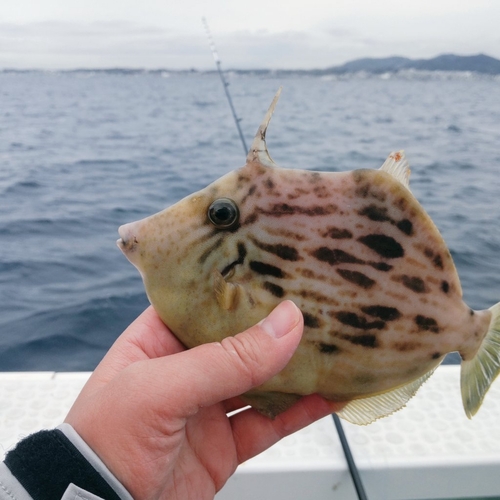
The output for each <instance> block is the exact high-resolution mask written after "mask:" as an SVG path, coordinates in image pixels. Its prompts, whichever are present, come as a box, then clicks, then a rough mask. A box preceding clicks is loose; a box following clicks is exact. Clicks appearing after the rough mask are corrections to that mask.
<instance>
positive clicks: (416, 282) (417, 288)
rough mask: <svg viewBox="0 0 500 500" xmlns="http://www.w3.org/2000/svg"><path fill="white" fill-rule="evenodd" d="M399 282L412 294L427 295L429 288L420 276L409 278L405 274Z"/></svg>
mask: <svg viewBox="0 0 500 500" xmlns="http://www.w3.org/2000/svg"><path fill="white" fill-rule="evenodd" d="M399 281H401V283H402V284H403V285H404V286H405V287H406V288H408V289H409V290H411V291H412V292H415V293H427V287H426V286H425V283H424V280H423V279H421V278H419V277H418V276H407V275H406V274H403V275H402V276H400V278H399Z"/></svg>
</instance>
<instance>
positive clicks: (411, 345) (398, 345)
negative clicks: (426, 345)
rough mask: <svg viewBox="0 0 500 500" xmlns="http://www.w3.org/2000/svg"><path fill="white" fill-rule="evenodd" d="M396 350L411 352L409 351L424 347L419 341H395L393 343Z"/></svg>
mask: <svg viewBox="0 0 500 500" xmlns="http://www.w3.org/2000/svg"><path fill="white" fill-rule="evenodd" d="M392 346H393V348H394V349H396V351H399V352H409V351H415V350H416V349H419V348H420V347H422V345H421V344H420V343H419V342H411V341H407V342H394V344H393V345H392Z"/></svg>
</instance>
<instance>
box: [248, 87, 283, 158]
mask: <svg viewBox="0 0 500 500" xmlns="http://www.w3.org/2000/svg"><path fill="white" fill-rule="evenodd" d="M281 89H282V87H280V88H279V89H278V92H276V95H275V96H274V99H273V102H272V103H271V105H270V106H269V109H268V110H267V113H266V116H264V120H262V123H261V124H260V127H259V129H258V130H257V134H255V138H254V140H253V142H252V145H251V146H250V151H248V156H247V163H250V162H254V161H257V162H259V163H261V164H262V165H264V166H265V167H276V166H277V165H276V163H274V161H273V159H272V158H271V157H270V156H269V152H268V151H267V145H266V130H267V126H268V125H269V122H270V121H271V117H272V116H273V112H274V108H275V107H276V104H277V102H278V99H279V98H280V94H281Z"/></svg>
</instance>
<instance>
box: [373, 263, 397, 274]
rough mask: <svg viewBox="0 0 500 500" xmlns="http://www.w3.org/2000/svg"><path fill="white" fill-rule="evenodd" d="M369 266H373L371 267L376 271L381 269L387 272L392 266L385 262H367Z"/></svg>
mask: <svg viewBox="0 0 500 500" xmlns="http://www.w3.org/2000/svg"><path fill="white" fill-rule="evenodd" d="M368 264H369V265H370V266H372V267H373V269H376V270H377V271H383V272H387V271H390V270H391V269H392V267H393V266H391V265H390V264H387V262H368Z"/></svg>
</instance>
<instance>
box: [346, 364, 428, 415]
mask: <svg viewBox="0 0 500 500" xmlns="http://www.w3.org/2000/svg"><path fill="white" fill-rule="evenodd" d="M434 370H435V368H433V369H432V370H430V371H429V372H427V373H426V374H425V375H423V376H422V377H420V378H418V379H417V380H414V381H413V382H410V383H409V384H406V385H403V386H401V387H398V388H397V389H394V390H392V391H389V392H384V393H383V394H377V395H376V396H370V397H368V398H363V399H354V400H352V401H351V402H350V403H348V404H347V406H345V407H344V408H343V409H342V410H340V411H339V412H338V413H337V414H338V416H339V417H341V418H343V419H344V420H347V421H348V422H351V423H352V424H357V425H368V424H371V423H372V422H374V421H375V420H377V419H379V418H382V417H387V416H389V415H391V414H392V413H394V412H395V411H398V410H400V409H401V408H404V407H405V406H406V403H407V402H408V401H409V400H410V399H411V398H412V397H413V396H415V394H416V393H417V391H418V389H419V388H420V386H421V385H422V384H423V383H424V382H425V381H426V380H427V379H428V378H429V377H430V376H431V375H432V374H433V373H434Z"/></svg>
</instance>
